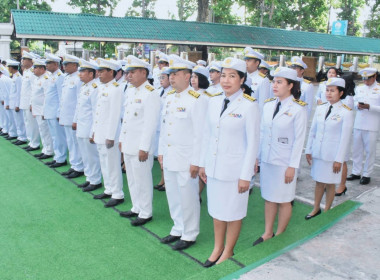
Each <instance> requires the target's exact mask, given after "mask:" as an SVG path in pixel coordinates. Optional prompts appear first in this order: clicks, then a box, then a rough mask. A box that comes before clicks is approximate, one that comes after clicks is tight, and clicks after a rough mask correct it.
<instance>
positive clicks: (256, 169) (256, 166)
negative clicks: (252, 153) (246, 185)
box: [254, 159, 259, 174]
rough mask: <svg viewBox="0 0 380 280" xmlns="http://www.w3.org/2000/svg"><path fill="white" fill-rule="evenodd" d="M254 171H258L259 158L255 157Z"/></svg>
mask: <svg viewBox="0 0 380 280" xmlns="http://www.w3.org/2000/svg"><path fill="white" fill-rule="evenodd" d="M254 171H255V174H256V173H257V172H258V171H259V160H258V159H256V162H255V169H254Z"/></svg>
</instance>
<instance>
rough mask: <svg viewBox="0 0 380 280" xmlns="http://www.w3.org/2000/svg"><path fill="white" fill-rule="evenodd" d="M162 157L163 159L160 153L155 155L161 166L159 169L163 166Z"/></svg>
mask: <svg viewBox="0 0 380 280" xmlns="http://www.w3.org/2000/svg"><path fill="white" fill-rule="evenodd" d="M163 159H164V157H163V156H162V155H159V156H158V157H157V160H158V163H159V164H160V166H161V170H162V169H164V166H163Z"/></svg>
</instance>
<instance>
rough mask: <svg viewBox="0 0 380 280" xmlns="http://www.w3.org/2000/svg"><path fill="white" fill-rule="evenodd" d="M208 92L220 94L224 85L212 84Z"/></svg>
mask: <svg viewBox="0 0 380 280" xmlns="http://www.w3.org/2000/svg"><path fill="white" fill-rule="evenodd" d="M206 91H207V93H208V95H209V96H214V95H219V94H221V93H222V92H223V89H222V86H221V85H220V83H219V84H216V85H214V84H212V85H210V86H209V87H208V88H207V90H206Z"/></svg>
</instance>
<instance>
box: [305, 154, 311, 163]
mask: <svg viewBox="0 0 380 280" xmlns="http://www.w3.org/2000/svg"><path fill="white" fill-rule="evenodd" d="M306 160H307V163H308V164H309V165H311V163H312V162H313V157H312V156H311V154H306Z"/></svg>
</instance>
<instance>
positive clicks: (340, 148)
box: [305, 101, 354, 163]
mask: <svg viewBox="0 0 380 280" xmlns="http://www.w3.org/2000/svg"><path fill="white" fill-rule="evenodd" d="M330 105H331V104H330V103H329V102H327V103H324V104H321V105H319V106H318V107H317V108H316V111H315V114H314V118H313V122H312V124H311V128H310V133H309V139H308V141H307V145H306V150H305V154H311V155H312V157H313V158H317V159H321V160H324V161H330V162H334V161H336V162H340V163H343V162H344V161H345V158H346V154H347V153H348V148H349V145H350V138H351V134H352V126H353V124H354V114H353V111H352V110H351V109H350V108H349V107H347V106H346V105H344V104H343V103H342V101H339V102H337V103H335V104H334V105H332V106H333V107H332V110H331V113H330V114H329V116H328V117H327V119H326V120H325V117H326V114H327V112H328V110H329V107H330Z"/></svg>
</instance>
